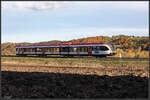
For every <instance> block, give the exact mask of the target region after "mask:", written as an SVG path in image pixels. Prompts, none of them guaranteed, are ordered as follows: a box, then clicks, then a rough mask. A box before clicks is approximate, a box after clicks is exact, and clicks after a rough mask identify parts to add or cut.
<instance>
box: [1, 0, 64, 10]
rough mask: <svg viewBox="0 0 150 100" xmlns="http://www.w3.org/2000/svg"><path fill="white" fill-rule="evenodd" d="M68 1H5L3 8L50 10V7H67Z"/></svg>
mask: <svg viewBox="0 0 150 100" xmlns="http://www.w3.org/2000/svg"><path fill="white" fill-rule="evenodd" d="M66 6H67V3H66V2H65V1H61V2H57V1H30V2H27V1H24V2H23V1H16V2H15V1H12V2H10V1H7V2H6V1H3V2H2V8H4V9H8V8H20V9H21V8H28V9H32V10H48V9H56V8H61V7H66Z"/></svg>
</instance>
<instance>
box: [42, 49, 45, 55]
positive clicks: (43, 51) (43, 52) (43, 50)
mask: <svg viewBox="0 0 150 100" xmlns="http://www.w3.org/2000/svg"><path fill="white" fill-rule="evenodd" d="M42 55H43V56H44V55H45V48H42Z"/></svg>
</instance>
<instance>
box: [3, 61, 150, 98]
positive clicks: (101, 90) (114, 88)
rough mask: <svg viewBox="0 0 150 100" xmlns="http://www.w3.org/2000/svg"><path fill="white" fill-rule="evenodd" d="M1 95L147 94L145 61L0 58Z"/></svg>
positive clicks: (7, 96)
mask: <svg viewBox="0 0 150 100" xmlns="http://www.w3.org/2000/svg"><path fill="white" fill-rule="evenodd" d="M1 69H2V96H3V97H4V98H148V78H149V65H146V64H101V65H99V66H91V65H90V66H87V67H86V66H76V67H73V66H55V65H54V66H49V65H42V64H41V65H40V64H37V65H29V64H26V63H24V64H23V63H22V64H19V65H18V64H16V63H9V62H2V68H1Z"/></svg>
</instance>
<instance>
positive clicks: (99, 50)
mask: <svg viewBox="0 0 150 100" xmlns="http://www.w3.org/2000/svg"><path fill="white" fill-rule="evenodd" d="M115 53H116V51H115V48H114V46H113V45H112V44H109V43H81V44H49V45H29V46H16V55H22V56H25V55H39V56H46V55H67V56H80V55H81V56H111V55H114V54H115Z"/></svg>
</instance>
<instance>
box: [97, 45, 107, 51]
mask: <svg viewBox="0 0 150 100" xmlns="http://www.w3.org/2000/svg"><path fill="white" fill-rule="evenodd" d="M99 48H100V50H102V51H107V50H109V49H108V48H107V47H106V46H100V47H99Z"/></svg>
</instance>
